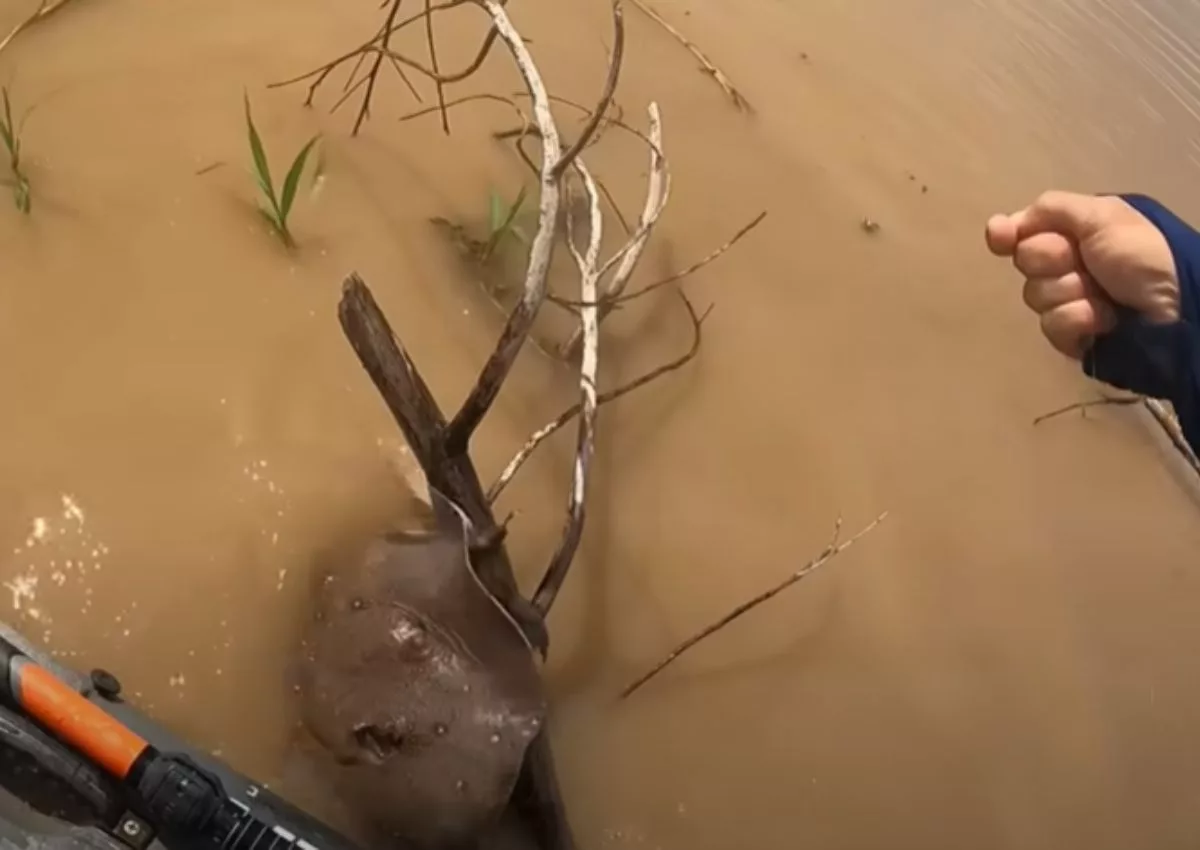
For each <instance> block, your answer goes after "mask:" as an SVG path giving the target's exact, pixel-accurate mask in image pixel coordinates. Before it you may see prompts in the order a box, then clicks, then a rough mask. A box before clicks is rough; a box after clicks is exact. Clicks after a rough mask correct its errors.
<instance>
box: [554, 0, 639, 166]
mask: <svg viewBox="0 0 1200 850" xmlns="http://www.w3.org/2000/svg"><path fill="white" fill-rule="evenodd" d="M612 18H613V48H612V56H611V57H610V58H609V61H608V77H607V78H606V79H605V81H604V90H603V92H602V93H601V95H600V102H599V103H598V104H597V105H596V108H595V109H593V110H592V114H591V116H590V117H589V118H588V120H587V123H586V124H584V126H583V130H581V131H580V133H579V138H577V139H576V140H575V143H574V144H573V145H571V146H570V147H569V148H567V149H566V151H564V152H563V155H562V156H561V157H560V158H559V160H558V162H557V163H555V165H554V170H553V174H554V176H555V177H561V176H562V175H563V174H565V173H566V171H567V169H568V168H569V167H570V165H571V162H572V161H574V159H575V157H577V156H579V153H580V151H582V150H583V149H584V148H586V147H587V146H588V143H589V142H590V141H591V139H592V136H593V135H595V133H596V130H597V128H599V126H600V122H601V121H603V120H604V116H605V115H607V114H608V107H609V104H611V103H612V99H613V95H614V94H615V93H616V91H617V81H618V79H620V76H621V60H622V57H623V56H624V55H625V11H624V10H623V9H622V8H621V0H612Z"/></svg>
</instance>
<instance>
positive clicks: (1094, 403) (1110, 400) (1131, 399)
mask: <svg viewBox="0 0 1200 850" xmlns="http://www.w3.org/2000/svg"><path fill="white" fill-rule="evenodd" d="M1141 401H1142V397H1141V396H1140V395H1131V396H1107V395H1106V396H1102V397H1100V398H1094V399H1090V400H1088V401H1077V402H1075V403H1074V404H1068V405H1065V406H1064V407H1060V408H1057V409H1056V410H1051V411H1050V412H1049V413H1043V414H1042V415H1041V416H1039V417H1037V418H1036V419H1034V420H1033V424H1034V425H1041V424H1042V423H1043V422H1046V421H1047V420H1050V419H1056V418H1057V417H1059V416H1063V415H1065V414H1067V413H1071V412H1073V411H1076V410H1080V411H1086V410H1087V409H1088V408H1090V407H1107V406H1109V405H1112V406H1117V407H1120V406H1124V405H1127V404H1140V403H1141Z"/></svg>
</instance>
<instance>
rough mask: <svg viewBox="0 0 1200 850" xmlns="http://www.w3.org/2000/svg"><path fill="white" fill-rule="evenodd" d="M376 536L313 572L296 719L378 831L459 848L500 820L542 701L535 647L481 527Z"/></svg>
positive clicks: (462, 521) (448, 506)
mask: <svg viewBox="0 0 1200 850" xmlns="http://www.w3.org/2000/svg"><path fill="white" fill-rule="evenodd" d="M433 501H434V508H435V511H434V513H435V517H436V522H435V527H434V528H432V529H428V530H421V531H410V532H401V533H391V534H385V535H382V536H376V537H374V538H372V539H370V540H369V541H367V542H366V544H365V545H362V546H359V547H358V548H357V549H356V550H354V551H352V552H351V553H350V556H349V557H348V558H343V559H341V562H340V563H339V564H338V565H337V566H336V567H335V568H334V569H333V570H331V571H329V572H326V573H324V574H322V575H319V576H318V579H317V580H318V587H317V590H316V597H317V598H316V606H315V611H314V616H313V621H312V623H311V626H310V628H309V629H308V632H307V634H306V637H305V641H304V647H305V648H304V652H303V654H302V656H301V659H300V662H299V664H298V665H297V669H296V674H297V678H296V684H297V691H298V692H299V695H300V714H301V723H302V724H303V726H304V727H305V728H306V729H307V730H308V732H309V733H310V734H311V735H312V737H313V738H315V739H316V740H317V741H318V742H319V743H320V744H321V745H322V746H323V747H324V749H325V750H326V751H327V752H328V753H329V754H330V755H331V756H332V758H333V760H334V761H335V762H336V766H335V768H334V770H333V774H334V775H333V776H332V777H331V779H332V780H333V783H334V785H335V787H336V789H337V791H338V792H339V796H341V797H342V798H343V801H344V803H345V804H346V805H347V806H348V808H350V809H351V810H353V811H354V812H355V814H356V815H357V816H359V817H361V818H362V819H363V820H365V821H366V822H367V824H368V825H369V827H370V828H371V830H372V832H374V833H377V834H379V835H380V836H382V837H386V838H392V839H399V840H402V841H405V842H409V843H412V844H414V845H417V846H423V847H445V846H454V845H457V844H461V843H463V842H466V841H469V840H471V839H472V838H473V837H476V836H479V835H480V834H481V833H482V832H484V831H486V830H487V829H488V828H489V826H491V825H493V824H495V823H496V822H497V820H498V819H499V817H500V815H501V813H502V812H503V810H504V808H505V806H506V804H507V803H508V801H509V798H510V797H511V796H512V792H513V787H514V784H515V782H516V779H517V775H518V773H519V771H520V769H521V764H522V762H523V760H524V757H525V751H526V749H527V748H528V746H529V744H530V743H531V742H532V740H533V739H534V737H536V735H537V734H538V732H539V731H540V729H541V725H542V723H543V722H544V720H545V715H546V703H545V698H544V695H543V692H542V686H541V679H540V677H539V675H538V671H537V668H536V665H535V663H534V659H533V653H532V650H531V647H530V645H529V644H528V642H527V641H526V639H525V637H524V635H523V633H522V632H521V630H520V628H519V627H518V626H517V623H516V622H515V621H514V620H513V618H512V617H511V616H510V615H509V613H508V612H507V611H506V610H505V608H504V607H503V606H502V605H501V604H500V603H499V602H498V601H497V600H496V599H495V598H494V597H493V596H492V595H491V594H490V593H489V592H488V591H487V589H486V588H485V587H484V586H483V584H482V583H481V582H480V580H479V578H478V576H477V575H476V573H475V569H474V566H473V565H472V563H471V552H470V546H469V541H470V539H471V533H472V528H471V525H470V522H469V521H468V519H467V518H466V516H465V515H464V514H463V513H462V511H461V510H459V509H458V507H457V506H455V505H453V504H452V503H451V502H450V501H449V500H447V499H445V498H444V497H441V496H439V495H437V494H434V496H433Z"/></svg>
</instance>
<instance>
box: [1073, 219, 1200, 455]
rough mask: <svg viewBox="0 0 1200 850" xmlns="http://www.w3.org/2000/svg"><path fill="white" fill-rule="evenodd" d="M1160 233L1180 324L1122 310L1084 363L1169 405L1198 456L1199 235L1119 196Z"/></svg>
mask: <svg viewBox="0 0 1200 850" xmlns="http://www.w3.org/2000/svg"><path fill="white" fill-rule="evenodd" d="M1121 197H1122V198H1123V199H1124V200H1125V201H1126V202H1127V203H1128V204H1129V205H1130V206H1132V207H1133V208H1134V209H1136V210H1137V211H1138V212H1140V213H1141V214H1142V215H1144V216H1145V217H1146V218H1148V219H1149V220H1150V221H1151V222H1153V224H1154V225H1155V226H1156V227H1157V228H1158V229H1159V230H1160V231H1162V234H1163V236H1165V237H1166V239H1167V244H1168V245H1169V246H1170V248H1171V254H1172V255H1173V256H1174V258H1175V269H1176V272H1177V274H1178V276H1179V290H1180V320H1179V321H1178V322H1175V323H1173V324H1169V325H1156V324H1152V323H1150V322H1147V321H1146V320H1144V319H1142V318H1141V317H1140V316H1138V315H1136V314H1134V313H1133V312H1131V311H1128V310H1123V309H1122V310H1120V318H1119V319H1118V322H1117V327H1116V328H1115V329H1114V330H1113V331H1111V332H1110V333H1107V334H1104V335H1103V336H1100V337H1097V338H1096V341H1095V342H1094V343H1093V345H1092V348H1091V350H1089V351H1088V353H1087V354H1086V355H1085V357H1084V359H1083V370H1084V372H1085V373H1087V374H1088V375H1090V376H1091V377H1093V378H1098V379H1099V380H1101V381H1104V382H1105V383H1106V384H1112V385H1113V386H1115V387H1120V388H1121V389H1124V390H1129V391H1130V392H1135V393H1140V394H1142V395H1147V396H1151V397H1153V398H1161V399H1166V400H1168V401H1170V402H1171V404H1172V405H1173V406H1174V408H1175V412H1176V414H1177V415H1178V416H1179V423H1180V425H1181V426H1182V427H1183V435H1184V437H1185V438H1186V439H1187V441H1188V444H1189V445H1190V446H1191V447H1192V449H1193V450H1194V451H1196V452H1197V453H1198V454H1200V233H1198V232H1196V231H1195V230H1193V229H1192V228H1191V227H1190V226H1188V225H1187V224H1186V223H1185V222H1184V221H1183V220H1181V219H1180V218H1179V217H1178V216H1176V215H1175V214H1174V213H1172V212H1171V211H1170V210H1168V209H1167V208H1166V207H1164V206H1163V205H1162V204H1160V203H1158V202H1157V201H1155V200H1153V199H1152V198H1148V197H1146V196H1145V195H1121Z"/></svg>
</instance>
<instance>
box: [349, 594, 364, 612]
mask: <svg viewBox="0 0 1200 850" xmlns="http://www.w3.org/2000/svg"><path fill="white" fill-rule="evenodd" d="M350 607H351V608H352V609H354V610H355V611H361V610H362V609H364V608H366V607H367V603H366V602H364V601H363V600H361V599H358V598H357V597H356V598H354V599H351V600H350Z"/></svg>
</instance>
